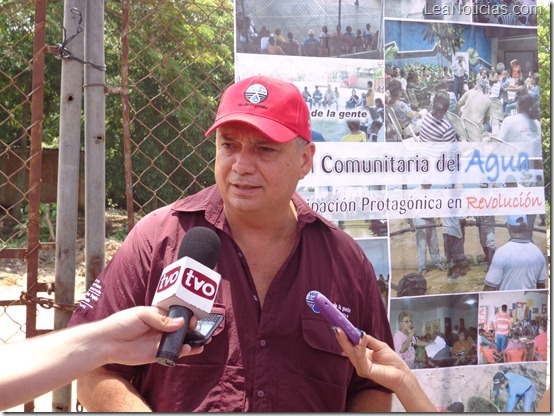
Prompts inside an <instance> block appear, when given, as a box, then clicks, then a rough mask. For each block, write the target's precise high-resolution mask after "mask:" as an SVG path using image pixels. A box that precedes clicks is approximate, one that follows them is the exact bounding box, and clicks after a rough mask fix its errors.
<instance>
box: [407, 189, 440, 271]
mask: <svg viewBox="0 0 554 416" xmlns="http://www.w3.org/2000/svg"><path fill="white" fill-rule="evenodd" d="M427 189H431V184H430V183H429V182H428V181H427V182H425V183H422V184H421V186H420V187H419V190H427ZM408 222H409V224H410V229H411V231H412V232H415V238H416V249H417V264H418V272H419V273H421V274H422V275H423V276H427V251H429V256H430V257H431V261H432V262H433V264H434V265H435V267H436V268H437V269H438V270H443V267H442V261H441V256H440V251H439V238H438V236H437V228H436V227H437V222H436V220H435V218H431V217H419V216H417V215H416V216H415V217H414V218H410V219H409V220H408Z"/></svg>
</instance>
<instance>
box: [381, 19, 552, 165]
mask: <svg viewBox="0 0 554 416" xmlns="http://www.w3.org/2000/svg"><path fill="white" fill-rule="evenodd" d="M385 51H386V52H385V85H386V90H387V97H388V101H387V102H386V103H385V115H386V123H385V126H386V134H385V138H386V141H387V142H404V143H409V142H430V143H438V142H456V141H459V142H471V143H476V144H482V143H491V142H492V143H498V144H502V145H504V146H506V147H513V148H514V149H517V150H519V151H520V152H522V153H523V152H524V153H525V154H527V156H528V158H541V157H542V148H541V130H540V123H539V82H538V81H539V79H538V52H537V51H538V44H537V31H536V29H529V28H507V27H488V26H477V25H461V24H447V23H441V22H437V23H421V22H411V21H390V20H389V21H386V22H385Z"/></svg>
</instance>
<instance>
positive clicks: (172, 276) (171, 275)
mask: <svg viewBox="0 0 554 416" xmlns="http://www.w3.org/2000/svg"><path fill="white" fill-rule="evenodd" d="M180 272H181V266H177V267H175V268H173V269H171V270H168V271H167V272H165V273H164V274H163V275H162V277H160V281H159V283H158V289H157V290H156V292H158V293H159V292H163V291H164V290H166V289H168V288H170V287H171V286H173V285H174V284H175V282H177V279H178V278H179V275H180Z"/></svg>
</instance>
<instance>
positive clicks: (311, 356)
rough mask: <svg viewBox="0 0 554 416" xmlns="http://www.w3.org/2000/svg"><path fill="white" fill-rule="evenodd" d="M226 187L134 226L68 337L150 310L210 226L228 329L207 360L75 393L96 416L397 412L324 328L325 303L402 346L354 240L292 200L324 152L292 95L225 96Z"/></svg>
mask: <svg viewBox="0 0 554 416" xmlns="http://www.w3.org/2000/svg"><path fill="white" fill-rule="evenodd" d="M213 132H216V140H215V143H216V156H215V181H216V185H215V186H211V187H208V188H206V189H204V190H202V191H200V192H199V193H198V194H196V195H192V196H189V197H187V198H185V199H183V200H180V201H177V202H175V203H173V204H171V205H169V206H167V207H164V208H161V209H158V210H156V211H154V212H152V213H150V214H149V215H147V216H146V217H144V218H143V219H142V220H141V221H139V222H138V223H137V225H136V226H135V227H134V228H133V229H132V230H131V232H130V233H129V236H128V237H127V239H126V240H125V242H124V243H123V245H122V247H121V248H120V250H119V252H118V253H117V254H116V255H115V256H114V258H113V259H112V261H111V262H110V264H109V265H108V266H107V267H106V269H105V270H104V272H103V273H101V275H100V276H99V278H98V285H101V287H102V293H101V294H100V295H99V296H98V300H97V301H94V302H93V303H92V305H91V306H92V307H91V308H79V309H78V310H77V311H76V312H75V314H74V316H73V318H72V320H71V324H77V323H80V322H83V321H89V320H95V319H98V318H101V317H103V316H106V315H109V314H111V313H112V312H113V311H116V310H119V309H124V308H126V307H129V306H130V305H136V304H146V305H148V304H150V303H151V302H152V299H153V296H154V293H155V291H156V288H157V285H158V281H159V279H160V275H161V272H162V269H163V267H164V266H165V265H167V264H170V263H171V262H173V261H175V258H176V256H177V251H178V246H179V244H180V242H181V240H182V238H183V235H184V234H185V233H186V232H187V230H188V229H190V228H191V227H194V226H204V227H209V228H211V229H212V230H214V231H215V232H216V233H217V234H218V236H219V238H220V240H221V255H220V257H219V260H218V263H217V266H216V270H217V271H218V273H220V274H221V276H222V282H221V284H220V287H219V291H218V292H217V294H216V295H215V299H214V301H215V303H214V307H213V312H220V313H223V314H225V320H224V323H223V326H222V327H220V328H219V329H218V330H217V331H216V332H215V333H214V336H213V338H212V340H211V342H210V343H209V344H208V345H206V346H205V347H204V352H203V353H202V354H200V355H197V356H194V357H185V358H183V359H181V360H179V361H178V363H177V365H176V366H175V367H172V368H168V367H164V366H161V365H159V364H154V365H147V366H142V367H126V366H110V367H104V368H102V369H100V370H97V371H93V372H91V373H89V374H88V375H87V376H85V377H83V378H81V379H80V380H79V383H78V397H79V400H80V402H81V403H82V404H83V406H85V408H86V409H87V410H88V411H100V412H104V411H105V412H112V411H126V412H135V411H139V410H144V411H150V410H153V411H159V412H192V411H197V412H206V411H220V412H240V411H248V412H287V411H291V412H303V411H305V412H308V411H310V412H324V411H329V412H339V411H376V412H384V411H390V408H391V394H390V391H389V390H387V389H386V388H384V387H382V386H380V385H378V384H376V383H375V382H373V381H370V380H366V379H363V378H361V377H359V376H358V375H357V374H355V372H354V369H353V367H352V366H351V365H350V363H349V361H348V359H347V358H346V357H344V356H342V355H341V349H340V346H339V345H338V344H337V343H336V341H335V340H334V335H333V331H331V330H330V328H329V324H327V323H326V322H325V321H324V319H323V318H321V317H320V316H317V315H314V313H313V312H312V311H311V310H310V309H309V308H308V307H307V306H306V302H305V298H306V294H307V293H308V292H309V291H310V290H319V291H321V292H322V293H324V294H325V295H326V296H327V297H328V298H329V299H331V300H333V302H336V303H337V304H340V305H341V306H342V308H343V310H348V311H349V312H348V319H349V320H350V321H351V322H352V323H353V324H354V325H355V326H356V327H358V328H360V329H361V330H363V331H364V332H366V333H368V334H372V335H373V336H375V337H376V338H380V339H382V340H383V341H385V342H387V343H388V344H389V345H392V335H391V332H390V326H389V323H388V319H387V315H386V312H385V308H384V305H383V304H382V302H381V300H380V294H379V290H378V287H377V279H376V277H375V272H374V270H373V267H372V265H371V263H370V262H369V260H368V259H367V257H366V256H365V254H364V252H363V250H362V249H361V247H360V246H359V245H358V244H357V243H356V242H355V241H354V240H353V239H352V238H351V237H350V236H349V235H348V234H346V233H345V232H343V231H341V230H340V229H338V228H337V227H335V226H334V225H333V224H331V223H330V222H328V221H326V220H325V219H323V218H322V217H320V216H318V215H317V214H315V213H314V212H313V211H312V210H311V209H309V207H308V205H307V204H306V202H305V201H304V200H302V199H301V198H300V196H299V195H298V194H297V193H296V192H295V189H296V187H297V184H298V181H299V180H300V179H302V178H303V177H304V176H305V175H307V174H308V172H310V170H311V168H312V163H313V155H314V152H315V145H314V144H313V143H311V141H310V124H309V110H308V106H307V105H306V104H305V102H304V100H303V98H302V95H301V93H300V91H299V90H298V88H296V87H295V86H294V85H293V84H291V83H288V82H284V81H281V80H277V79H274V78H270V77H265V76H255V77H251V78H246V79H244V80H241V81H239V82H237V83H236V84H234V85H232V86H231V87H230V88H228V89H227V91H226V92H225V93H224V94H223V96H222V99H221V103H220V105H219V109H218V113H217V118H216V121H215V123H214V125H213V126H212V127H211V128H210V129H209V130H208V132H207V133H206V135H210V134H211V133H213Z"/></svg>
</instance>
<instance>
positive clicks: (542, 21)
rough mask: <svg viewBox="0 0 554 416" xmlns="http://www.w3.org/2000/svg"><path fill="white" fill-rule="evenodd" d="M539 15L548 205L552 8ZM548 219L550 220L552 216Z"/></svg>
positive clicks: (543, 149) (540, 11) (542, 9)
mask: <svg viewBox="0 0 554 416" xmlns="http://www.w3.org/2000/svg"><path fill="white" fill-rule="evenodd" d="M537 14H538V28H537V35H538V42H539V88H540V109H541V131H542V151H543V160H544V182H545V192H546V200H547V203H549V201H550V185H551V183H552V172H551V161H552V159H551V154H550V132H551V130H550V108H551V101H550V6H549V5H548V6H539V8H538V13H537ZM548 218H550V216H549V217H548Z"/></svg>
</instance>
